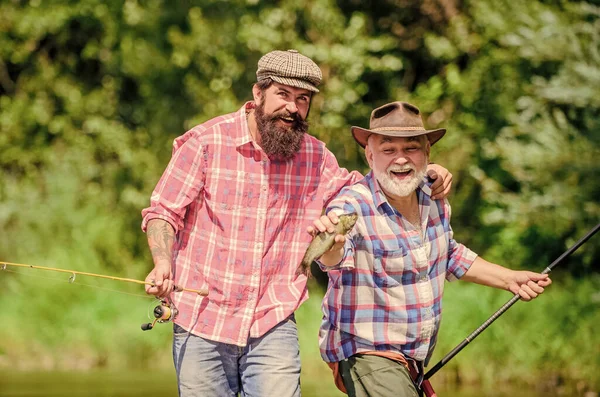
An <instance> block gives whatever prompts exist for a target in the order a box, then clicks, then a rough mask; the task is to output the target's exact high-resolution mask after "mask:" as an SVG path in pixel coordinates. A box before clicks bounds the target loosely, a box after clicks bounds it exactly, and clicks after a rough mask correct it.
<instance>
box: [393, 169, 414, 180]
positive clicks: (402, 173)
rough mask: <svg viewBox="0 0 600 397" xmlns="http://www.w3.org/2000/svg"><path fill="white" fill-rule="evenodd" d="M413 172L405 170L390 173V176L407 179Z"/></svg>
mask: <svg viewBox="0 0 600 397" xmlns="http://www.w3.org/2000/svg"><path fill="white" fill-rule="evenodd" d="M412 172H413V170H407V171H390V174H392V175H393V176H395V177H397V178H406V177H409V176H410V175H411V174H412Z"/></svg>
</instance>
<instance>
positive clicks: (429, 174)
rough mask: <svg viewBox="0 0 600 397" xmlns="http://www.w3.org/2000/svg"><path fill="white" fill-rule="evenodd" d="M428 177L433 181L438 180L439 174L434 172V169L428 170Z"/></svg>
mask: <svg viewBox="0 0 600 397" xmlns="http://www.w3.org/2000/svg"><path fill="white" fill-rule="evenodd" d="M427 176H428V177H429V178H431V179H438V174H437V172H435V170H432V169H428V170H427Z"/></svg>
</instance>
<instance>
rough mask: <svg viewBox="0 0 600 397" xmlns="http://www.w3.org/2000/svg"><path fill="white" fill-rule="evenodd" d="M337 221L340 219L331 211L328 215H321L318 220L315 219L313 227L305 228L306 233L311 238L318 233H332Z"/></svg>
mask: <svg viewBox="0 0 600 397" xmlns="http://www.w3.org/2000/svg"><path fill="white" fill-rule="evenodd" d="M339 221H340V218H338V216H337V214H336V213H335V212H333V211H329V214H327V215H321V217H320V218H318V219H316V220H315V221H314V222H313V226H309V227H307V228H306V231H307V232H308V234H310V235H311V236H313V237H314V236H316V235H317V234H318V233H320V232H329V233H333V232H334V231H335V225H337V224H338V222H339Z"/></svg>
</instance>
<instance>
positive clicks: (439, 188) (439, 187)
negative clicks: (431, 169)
mask: <svg viewBox="0 0 600 397" xmlns="http://www.w3.org/2000/svg"><path fill="white" fill-rule="evenodd" d="M443 191H444V185H443V183H442V179H441V178H438V179H436V180H435V181H434V182H433V183H432V184H431V198H432V199H434V200H437V199H438V198H439V195H440V194H442V193H443Z"/></svg>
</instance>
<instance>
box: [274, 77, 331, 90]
mask: <svg viewBox="0 0 600 397" xmlns="http://www.w3.org/2000/svg"><path fill="white" fill-rule="evenodd" d="M268 77H270V78H271V79H273V81H275V82H277V83H279V84H283V85H289V86H290V87H296V88H303V89H305V90H309V91H312V92H319V89H318V88H317V87H315V86H314V85H313V84H311V83H309V82H308V81H306V80H301V79H294V78H291V77H281V76H273V75H269V76H268Z"/></svg>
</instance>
